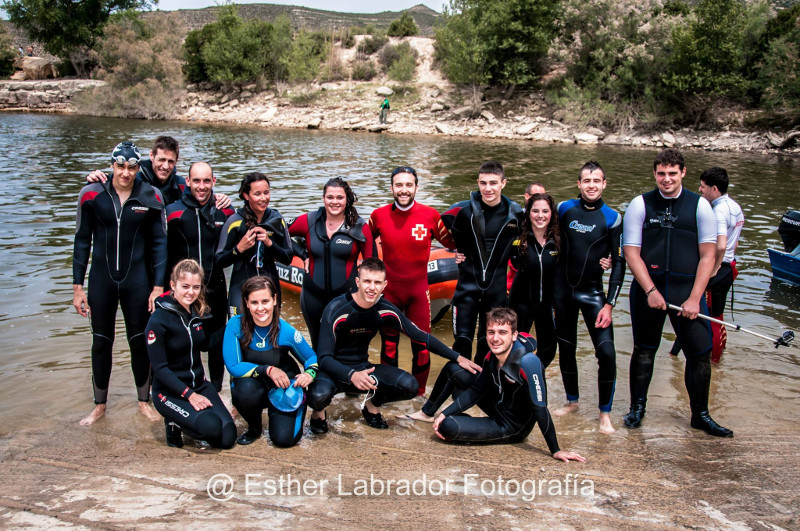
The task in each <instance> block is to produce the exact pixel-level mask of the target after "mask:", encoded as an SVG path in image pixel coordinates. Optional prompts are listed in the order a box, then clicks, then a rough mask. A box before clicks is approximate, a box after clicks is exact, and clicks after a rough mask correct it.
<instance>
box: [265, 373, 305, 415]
mask: <svg viewBox="0 0 800 531" xmlns="http://www.w3.org/2000/svg"><path fill="white" fill-rule="evenodd" d="M294 382H295V381H294V380H292V381H291V382H290V383H289V387H287V388H286V389H281V388H280V387H276V388H275V389H270V391H269V401H270V402H272V405H273V406H275V407H276V408H277V409H278V410H279V411H283V412H284V413H291V412H293V411H297V409H298V408H299V407H300V406H302V405H303V404H304V403H305V400H306V395H305V393H304V392H303V388H302V387H295V386H294Z"/></svg>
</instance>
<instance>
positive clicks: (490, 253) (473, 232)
mask: <svg viewBox="0 0 800 531" xmlns="http://www.w3.org/2000/svg"><path fill="white" fill-rule="evenodd" d="M474 217H475V214H474V213H473V214H472V215H471V218H470V223H469V224H470V226H471V227H472V235H473V236H475V244H476V245H477V246H478V258H480V260H481V278H483V282H486V270H487V269H488V268H489V267H488V264H491V263H492V255H493V254H494V250H495V249H496V248H497V241H498V240H499V239H500V236H501V235H502V234H503V231H504V230H506V227H507V226H508V219H507V218H506V222H505V224H503V227H502V228H501V229H500V231H499V232H498V233H497V238H495V240H494V245H492V250H491V251H489V258H488V259H487V260H486V264H484V263H483V256H481V253H480V246H481V242H479V241H478V233H476V232H475V224H474V223H473V222H472V218H474ZM483 228H484V230H486V222H484V227H483Z"/></svg>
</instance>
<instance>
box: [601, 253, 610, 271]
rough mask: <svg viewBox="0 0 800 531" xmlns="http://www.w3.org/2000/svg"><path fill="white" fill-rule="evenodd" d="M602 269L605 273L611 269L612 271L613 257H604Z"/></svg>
mask: <svg viewBox="0 0 800 531" xmlns="http://www.w3.org/2000/svg"><path fill="white" fill-rule="evenodd" d="M600 267H602V268H603V271H608V270H609V269H611V257H610V256H604V257H603V258H601V259H600Z"/></svg>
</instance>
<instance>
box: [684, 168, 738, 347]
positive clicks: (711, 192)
mask: <svg viewBox="0 0 800 531" xmlns="http://www.w3.org/2000/svg"><path fill="white" fill-rule="evenodd" d="M700 195H702V196H703V197H704V198H705V199H706V201H708V202H709V203H711V208H713V209H714V216H715V217H716V218H717V251H716V255H715V262H714V270H713V271H712V272H711V280H709V281H708V287H707V288H706V303H707V304H708V308H709V311H710V313H711V317H713V318H715V319H718V320H720V321H722V313H723V311H724V310H725V301H726V299H727V298H728V291H730V289H731V287H732V286H733V281H734V280H736V277H737V276H739V271H737V269H736V257H735V253H736V248H737V247H738V246H739V236H740V235H741V233H742V226H743V225H744V213H743V212H742V207H740V206H739V204H738V203H737V202H736V201H734V200H733V199H731V198H730V197H729V196H728V172H727V171H725V169H724V168H718V167H714V168H709V169H707V170H705V171H704V172H703V173H702V174H700ZM711 332H712V334H713V343H712V347H711V361H713V362H714V363H719V360H720V358H721V357H722V351H724V350H725V346H726V344H727V341H728V331H727V330H726V329H725V326H723V325H721V324H717V323H713V322H712V323H711ZM680 351H681V347H680V342H679V341H677V340H676V341H675V344H674V345H672V350H670V354H672V355H673V356H677V355H678V353H679V352H680Z"/></svg>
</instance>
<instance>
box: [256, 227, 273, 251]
mask: <svg viewBox="0 0 800 531" xmlns="http://www.w3.org/2000/svg"><path fill="white" fill-rule="evenodd" d="M253 230H254V231H255V234H256V240H258V241H260V242H264V245H266V246H267V247H272V240H271V239H270V237H269V235H268V234H267V231H266V230H264V228H263V227H253Z"/></svg>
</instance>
